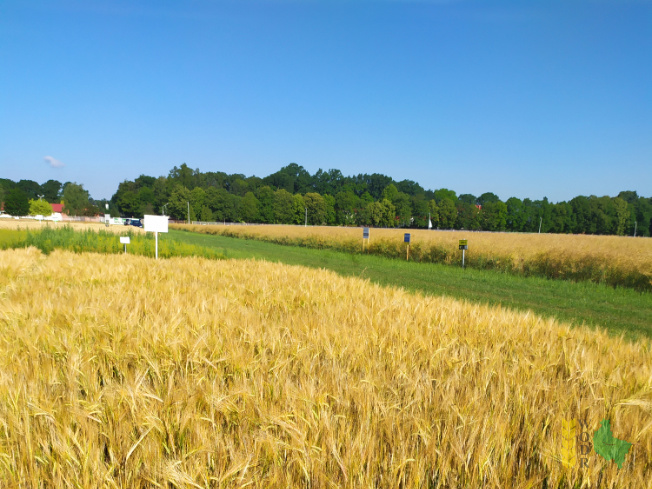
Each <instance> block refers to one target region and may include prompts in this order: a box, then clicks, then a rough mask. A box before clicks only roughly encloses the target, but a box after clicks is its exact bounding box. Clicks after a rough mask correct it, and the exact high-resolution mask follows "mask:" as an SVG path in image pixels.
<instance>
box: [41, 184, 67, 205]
mask: <svg viewBox="0 0 652 489" xmlns="http://www.w3.org/2000/svg"><path fill="white" fill-rule="evenodd" d="M61 187H62V185H61V182H60V181H59V180H48V181H47V182H45V183H44V184H43V185H41V193H42V194H43V198H44V199H45V200H47V201H48V202H49V203H51V204H58V203H59V202H60V201H61Z"/></svg>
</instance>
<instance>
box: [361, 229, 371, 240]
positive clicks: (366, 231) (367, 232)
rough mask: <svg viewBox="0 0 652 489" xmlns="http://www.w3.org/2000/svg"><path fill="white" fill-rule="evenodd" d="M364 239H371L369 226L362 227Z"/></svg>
mask: <svg viewBox="0 0 652 489" xmlns="http://www.w3.org/2000/svg"><path fill="white" fill-rule="evenodd" d="M362 239H369V228H362Z"/></svg>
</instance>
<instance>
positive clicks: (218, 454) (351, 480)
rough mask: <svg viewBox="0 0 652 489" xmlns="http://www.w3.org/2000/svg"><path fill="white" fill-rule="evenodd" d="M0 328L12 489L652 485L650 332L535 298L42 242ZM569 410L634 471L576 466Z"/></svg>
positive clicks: (0, 302) (18, 274) (14, 266)
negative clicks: (553, 314)
mask: <svg viewBox="0 0 652 489" xmlns="http://www.w3.org/2000/svg"><path fill="white" fill-rule="evenodd" d="M0 338H1V340H0V487H21V488H22V487H81V488H89V487H142V488H145V487H148V488H149V487H166V488H169V487H175V488H191V487H194V488H240V487H256V488H289V487H301V488H331V487H333V488H334V487H343V488H431V487H440V488H458V487H473V488H475V487H487V488H499V487H519V488H532V487H547V488H556V487H604V488H616V487H628V488H638V487H652V355H651V351H650V349H651V346H650V343H649V342H639V343H631V342H626V341H624V340H622V339H618V338H613V337H609V336H607V335H606V334H603V333H600V332H595V331H588V330H584V329H581V328H576V329H570V328H568V327H567V326H565V325H563V324H558V323H555V322H553V321H552V320H542V319H540V318H538V317H536V316H534V315H532V314H523V313H514V312H510V311H507V310H504V309H501V308H489V307H484V306H476V305H471V304H468V303H464V302H459V301H454V300H451V299H447V298H436V297H423V296H420V295H410V294H408V293H406V292H404V291H402V290H398V289H391V288H381V287H379V286H376V285H373V284H370V283H369V282H367V281H364V280H360V279H355V278H343V277H340V276H338V275H336V274H334V273H331V272H328V271H324V270H313V269H304V268H300V267H291V266H285V265H280V264H273V263H268V262H263V261H229V260H222V261H209V260H205V259H202V258H172V259H168V260H158V261H157V260H153V259H150V258H145V257H138V256H133V255H126V256H125V255H102V254H90V253H86V254H83V253H82V254H74V253H70V252H64V251H57V250H55V251H53V252H52V253H51V254H49V255H47V256H46V255H42V254H41V253H40V252H38V251H37V250H35V249H33V248H28V249H21V250H9V251H2V252H0ZM573 418H574V419H579V418H582V419H584V418H585V419H586V422H587V426H589V427H590V429H591V432H593V431H595V430H596V429H597V428H598V426H599V423H600V422H601V421H602V420H603V419H609V420H610V421H611V426H612V427H613V434H614V436H615V437H617V438H619V439H621V440H626V441H629V442H631V443H633V446H632V447H631V449H630V451H629V453H628V454H627V456H626V459H625V463H624V464H623V466H622V468H618V467H617V466H616V464H615V463H614V462H612V461H609V462H607V461H605V460H604V459H603V458H601V457H600V456H598V455H597V454H595V453H594V452H591V453H590V454H589V455H588V458H587V467H586V468H581V467H580V466H579V462H577V463H575V464H574V465H569V466H566V465H564V463H563V461H564V460H565V461H566V462H567V463H568V462H569V461H568V460H567V459H564V460H562V458H563V457H562V445H561V442H562V428H563V421H564V420H570V419H573ZM564 453H566V452H564ZM565 457H566V458H567V455H565Z"/></svg>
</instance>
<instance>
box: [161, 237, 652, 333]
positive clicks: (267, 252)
mask: <svg viewBox="0 0 652 489" xmlns="http://www.w3.org/2000/svg"><path fill="white" fill-rule="evenodd" d="M169 234H170V236H171V237H173V238H174V239H175V240H178V241H183V242H186V243H189V244H194V245H197V246H200V247H211V248H215V249H217V250H220V252H221V254H223V255H225V256H226V257H227V258H238V259H243V258H256V259H264V260H268V261H273V262H281V263H286V264H290V265H301V266H307V267H313V268H325V269H328V270H333V271H335V272H337V273H339V274H340V275H344V276H354V277H362V278H367V279H369V280H370V281H371V282H374V283H377V284H380V285H387V286H398V287H402V288H404V289H406V290H410V291H418V292H421V293H424V294H429V295H447V296H450V297H454V298H456V299H466V300H468V301H471V302H477V303H482V304H489V305H501V306H503V307H506V308H510V309H515V310H519V311H528V310H529V311H533V312H534V313H536V314H538V315H540V316H542V317H553V318H556V319H559V320H561V321H566V322H569V323H571V324H573V325H582V324H584V325H587V326H590V327H599V328H602V329H605V330H607V331H608V332H609V333H611V334H614V335H625V337H627V338H629V339H641V338H652V294H649V293H641V292H637V291H635V290H632V289H629V288H622V287H616V288H614V287H611V286H608V285H604V284H595V283H591V282H577V283H575V282H570V281H566V280H550V279H545V278H541V277H521V276H515V275H511V274H509V273H504V272H498V271H492V270H474V269H466V270H462V269H461V268H457V267H452V266H448V265H440V264H427V263H412V262H405V261H399V260H393V259H388V258H382V257H378V256H372V255H361V254H358V255H353V254H349V253H343V252H338V251H331V250H315V249H310V248H302V247H296V246H285V245H277V244H272V243H267V242H263V241H256V240H243V239H237V238H229V237H224V236H217V235H206V234H197V233H189V232H186V231H176V230H171V231H170V233H169Z"/></svg>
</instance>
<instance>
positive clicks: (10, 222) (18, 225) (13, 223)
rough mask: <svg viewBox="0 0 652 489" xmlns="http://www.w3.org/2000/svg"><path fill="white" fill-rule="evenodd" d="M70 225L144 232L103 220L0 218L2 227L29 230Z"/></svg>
mask: <svg viewBox="0 0 652 489" xmlns="http://www.w3.org/2000/svg"><path fill="white" fill-rule="evenodd" d="M64 227H69V228H72V229H74V230H75V231H88V230H91V231H108V232H112V233H116V234H126V233H128V232H131V233H144V232H145V231H144V230H143V228H138V227H135V226H118V225H111V226H108V227H107V226H106V225H105V224H104V223H101V222H83V221H61V222H55V221H37V220H35V219H7V218H4V219H0V229H20V230H29V231H38V230H42V229H47V228H51V229H60V228H64Z"/></svg>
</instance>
